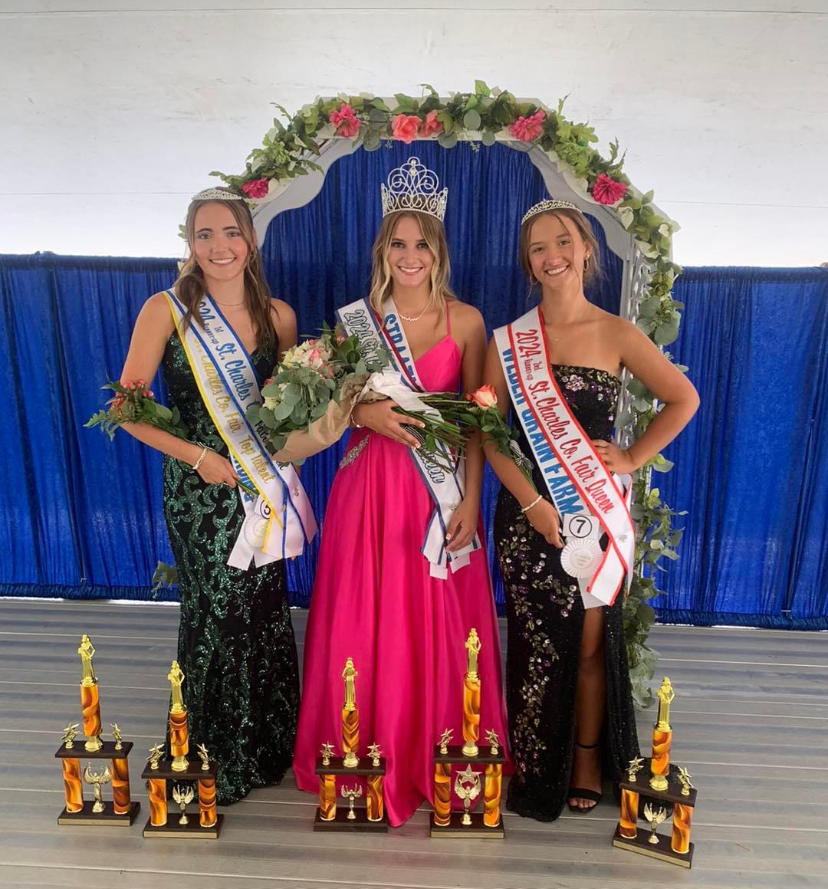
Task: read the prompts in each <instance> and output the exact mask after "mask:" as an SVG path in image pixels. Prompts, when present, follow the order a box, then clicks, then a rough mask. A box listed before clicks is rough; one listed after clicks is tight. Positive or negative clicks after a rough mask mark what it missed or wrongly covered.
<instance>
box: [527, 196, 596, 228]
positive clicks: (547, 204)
mask: <svg viewBox="0 0 828 889" xmlns="http://www.w3.org/2000/svg"><path fill="white" fill-rule="evenodd" d="M549 210H577V211H578V212H579V213H580V212H581V210H580V208H579V207H576V206H575V204H573V203H572V202H571V201H559V200H557V199H556V198H547V199H546V200H545V201H540V202H538V203H537V204H535V206H534V207H530V208H529V209H528V210H527V211H526V213H525V214H524V216H523V219H521V220H520V224H521V225H523V223H524V222H526V221H527V220H528V219H531V218H532V217H533V216H537V215H538V213H546V212H547V211H549Z"/></svg>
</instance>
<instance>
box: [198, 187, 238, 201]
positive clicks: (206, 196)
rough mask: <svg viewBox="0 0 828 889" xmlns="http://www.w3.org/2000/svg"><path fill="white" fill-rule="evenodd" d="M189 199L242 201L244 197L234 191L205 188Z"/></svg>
mask: <svg viewBox="0 0 828 889" xmlns="http://www.w3.org/2000/svg"><path fill="white" fill-rule="evenodd" d="M190 200H191V201H243V200H244V198H243V197H242V196H241V195H240V194H236V193H235V192H234V191H222V189H220V188H205V189H204V190H203V191H200V192H199V193H198V194H194V195H193V196H192V197H191V198H190Z"/></svg>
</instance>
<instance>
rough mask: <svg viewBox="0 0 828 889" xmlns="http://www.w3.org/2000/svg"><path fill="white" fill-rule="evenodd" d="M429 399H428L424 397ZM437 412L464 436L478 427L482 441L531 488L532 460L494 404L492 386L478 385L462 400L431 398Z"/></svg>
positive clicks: (495, 396) (495, 402)
mask: <svg viewBox="0 0 828 889" xmlns="http://www.w3.org/2000/svg"><path fill="white" fill-rule="evenodd" d="M426 400H427V401H429V402H430V401H431V399H430V398H427V399H426ZM434 406H435V407H438V408H439V410H440V413H441V414H442V415H443V417H444V418H445V419H446V420H453V421H454V422H455V423H457V424H458V425H459V426H460V428H461V429H462V430H463V431H464V432H465V434H466V436H468V435H469V434H471V432H473V431H474V430H478V429H479V430H480V432H481V433H482V434H483V437H484V440H485V439H486V438H488V439H490V440H491V441H492V442H494V444H495V445H496V446H497V450H498V451H499V452H500V453H501V454H504V455H505V456H506V457H508V458H509V459H510V460H511V461H512V462H513V463H514V464H515V465H516V466H517V467H518V469H520V471H521V472H522V473H523V474H524V475H525V476H526V478H527V479H528V480H529V482H530V483H531V484H532V487H533V488H534V487H535V483H534V481H532V465H533V464H532V461H531V460H529V459H527V458H526V456H525V455H524V453H523V452H522V451H521V449H520V447H519V446H518V443H517V441H516V440H515V439H516V438H517V433H516V432H515V430H514V429H512V428H511V427H510V426H509V424H508V423H507V422H506V418H505V417H504V416H503V414H501V413H500V411H499V410H498V407H497V393H496V392H495V390H494V387H493V386H489V385H485V386H481V387H480V388H479V389H477V390H475V391H474V392H470V393H468V394H467V395H466V398H465V401H457V400H453V401H451V402H449V401H447V400H445V401H444V400H442V399H441V400H440V401H435V403H434Z"/></svg>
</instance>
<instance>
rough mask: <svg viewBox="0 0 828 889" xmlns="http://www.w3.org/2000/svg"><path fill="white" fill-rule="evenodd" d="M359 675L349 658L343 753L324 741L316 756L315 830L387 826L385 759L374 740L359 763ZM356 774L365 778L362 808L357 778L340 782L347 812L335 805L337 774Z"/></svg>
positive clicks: (371, 829) (378, 829) (345, 676)
mask: <svg viewBox="0 0 828 889" xmlns="http://www.w3.org/2000/svg"><path fill="white" fill-rule="evenodd" d="M357 676H359V673H358V672H357V670H356V668H355V667H354V661H353V659H352V658H348V659H347V660H346V661H345V669H344V670H343V671H342V678H343V679H344V680H345V702H344V704H343V705H342V738H341V741H342V752H343V754H344V755H343V756H341V757H340V756H334V755H333V750H334V748H333V744H331V743H330V742H328V741H326V742H325V743H324V744H323V745H322V748H321V750H320V754H321V756H320V758H319V759H317V760H316V774H317V775H318V776H319V807H318V808H317V810H316V818H315V819H314V823H313V829H314V830H334V831H339V830H370V831H386V830H388V818H387V816H386V814H385V797H384V787H383V783H384V777H385V760H384V759H383V758H382V751H381V750H380V749H379V746H378V745H377V744H371V745H370V746H369V747H368V759H369V760H370V762H371V764H370V765H366V764H360V759H359V708H358V707H357V703H356V679H357ZM337 775H338V776H340V777H343V778H344V777H350V776H351V775H353V776H359V777H362V778H364V779H365V791H364V792H365V808H364V809H363V808H360V809H357V808H355V807H354V801H355V800H357V799H360V798H361V797H362V795H363V788H362V785H361V784H360V783H359V782H356V783H355V784H354V786H353V787H351V788H348V787H345V786H343V787H342V789H341V796H342V797H343V799H347V800H348V810H347V812H345V811H342V810H340V809H337V806H336V778H337Z"/></svg>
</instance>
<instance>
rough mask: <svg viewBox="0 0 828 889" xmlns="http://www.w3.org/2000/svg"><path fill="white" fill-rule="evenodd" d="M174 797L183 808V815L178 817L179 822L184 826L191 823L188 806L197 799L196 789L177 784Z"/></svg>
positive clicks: (174, 788)
mask: <svg viewBox="0 0 828 889" xmlns="http://www.w3.org/2000/svg"><path fill="white" fill-rule="evenodd" d="M172 797H173V799H174V800H175V801H176V802H177V803H178V807H179V809H181V817H180V818H179V819H178V823H179V824H180V825H181V826H182V827H184V826H185V825H187V824H189V823H190V819H189V818H188V817H187V806H188V805H189V804H190V803H191V802H192V801H193V800H194V799H195V790H194V789H193V788H192V787H191V786H190V787H181V786H180V785H178V784H176V785H175V787H173V791H172Z"/></svg>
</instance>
